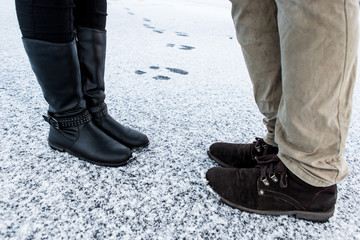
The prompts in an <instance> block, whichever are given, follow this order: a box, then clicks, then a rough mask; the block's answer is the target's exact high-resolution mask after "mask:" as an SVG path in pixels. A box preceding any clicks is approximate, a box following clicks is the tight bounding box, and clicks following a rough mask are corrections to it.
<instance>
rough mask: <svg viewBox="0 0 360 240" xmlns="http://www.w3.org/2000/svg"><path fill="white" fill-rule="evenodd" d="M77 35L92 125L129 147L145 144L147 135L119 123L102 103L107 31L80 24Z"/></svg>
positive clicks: (147, 142) (82, 75)
mask: <svg viewBox="0 0 360 240" xmlns="http://www.w3.org/2000/svg"><path fill="white" fill-rule="evenodd" d="M77 39H78V41H77V46H78V55H79V60H80V69H81V81H82V86H83V93H84V98H85V100H86V105H87V108H88V109H89V111H90V113H91V115H92V117H93V122H94V123H95V125H96V126H98V127H99V128H100V129H101V130H103V131H104V132H105V133H106V134H108V135H109V136H111V137H113V138H114V139H116V140H118V141H119V142H120V143H122V144H124V145H126V146H127V147H129V148H134V147H143V146H146V145H148V144H149V139H148V138H147V136H146V135H144V134H142V133H140V132H138V131H136V130H133V129H130V128H128V127H125V126H123V125H121V124H120V123H118V122H117V121H115V120H114V119H113V118H112V117H111V116H110V115H109V114H108V112H107V107H106V104H105V103H104V99H105V93H104V90H105V86H104V85H105V84H104V69H105V54H106V31H104V30H98V29H91V28H82V27H79V28H78V29H77Z"/></svg>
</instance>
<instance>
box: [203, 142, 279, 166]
mask: <svg viewBox="0 0 360 240" xmlns="http://www.w3.org/2000/svg"><path fill="white" fill-rule="evenodd" d="M277 153H278V148H277V147H274V146H271V145H269V144H267V143H266V142H264V140H263V139H262V138H255V141H254V142H253V143H250V144H241V143H240V144H236V143H224V142H219V143H214V144H212V145H211V146H210V148H209V150H208V155H209V157H210V158H211V159H212V160H214V161H215V162H217V163H218V164H220V166H223V167H235V168H251V167H255V165H256V160H255V157H258V156H264V155H268V154H277Z"/></svg>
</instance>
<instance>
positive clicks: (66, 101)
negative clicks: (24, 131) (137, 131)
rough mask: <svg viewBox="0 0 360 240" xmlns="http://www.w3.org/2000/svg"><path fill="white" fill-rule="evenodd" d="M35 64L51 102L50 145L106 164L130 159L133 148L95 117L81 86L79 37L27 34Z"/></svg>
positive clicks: (40, 80) (117, 164)
mask: <svg viewBox="0 0 360 240" xmlns="http://www.w3.org/2000/svg"><path fill="white" fill-rule="evenodd" d="M23 43H24V47H25V51H26V53H27V55H28V57H29V60H30V63H31V67H32V69H33V71H34V73H35V75H36V78H37V80H38V82H39V84H40V86H41V89H42V92H43V94H44V97H45V99H46V101H47V102H48V103H49V111H48V116H44V119H45V120H46V121H47V122H48V123H49V124H50V133H49V138H48V141H49V145H50V146H51V147H52V148H54V149H57V150H59V151H66V152H69V153H70V154H72V155H74V156H77V157H79V158H80V159H83V160H86V161H89V162H91V163H95V164H98V165H105V166H121V165H125V164H126V163H127V160H128V159H129V157H130V156H131V151H130V149H129V148H127V147H126V146H124V145H122V144H120V143H119V142H117V141H116V140H114V139H112V138H111V137H109V136H108V135H106V134H105V133H104V132H102V131H101V130H100V129H99V128H97V127H96V126H95V125H94V124H93V123H92V121H91V115H90V114H89V112H88V110H87V109H86V107H85V101H84V98H83V94H82V89H81V79H80V67H79V60H78V56H77V48H76V43H75V41H72V42H70V43H51V42H46V41H41V40H34V39H26V38H23Z"/></svg>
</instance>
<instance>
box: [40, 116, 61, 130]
mask: <svg viewBox="0 0 360 240" xmlns="http://www.w3.org/2000/svg"><path fill="white" fill-rule="evenodd" d="M43 118H44V120H45V122H47V123H49V124H50V125H51V126H53V127H54V128H56V129H60V124H59V122H58V120H56V119H55V118H53V117H52V116H50V115H47V116H45V115H43Z"/></svg>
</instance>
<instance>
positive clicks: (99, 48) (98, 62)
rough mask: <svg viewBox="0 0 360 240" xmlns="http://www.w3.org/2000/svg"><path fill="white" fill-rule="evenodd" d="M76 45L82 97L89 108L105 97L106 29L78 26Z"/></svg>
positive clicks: (99, 102)
mask: <svg viewBox="0 0 360 240" xmlns="http://www.w3.org/2000/svg"><path fill="white" fill-rule="evenodd" d="M77 47H78V56H79V62H80V69H81V82H82V89H83V93H84V98H85V100H86V104H87V107H88V108H89V109H90V110H91V108H92V107H96V106H99V105H100V104H101V103H103V102H104V99H105V93H104V91H105V83H104V72H105V58H106V31H104V30H98V29H91V28H82V27H79V28H78V29H77Z"/></svg>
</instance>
